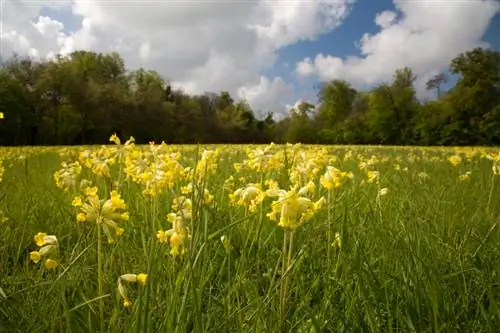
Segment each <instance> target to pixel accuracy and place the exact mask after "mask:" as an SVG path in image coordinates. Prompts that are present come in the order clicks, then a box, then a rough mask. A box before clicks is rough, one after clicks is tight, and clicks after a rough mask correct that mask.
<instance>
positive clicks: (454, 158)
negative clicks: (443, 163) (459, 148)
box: [448, 154, 462, 166]
mask: <svg viewBox="0 0 500 333" xmlns="http://www.w3.org/2000/svg"><path fill="white" fill-rule="evenodd" d="M448 161H449V162H450V163H451V164H453V166H457V165H459V164H460V163H462V157H460V155H458V154H456V155H453V156H450V157H448Z"/></svg>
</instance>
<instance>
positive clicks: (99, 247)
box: [97, 218, 104, 333]
mask: <svg viewBox="0 0 500 333" xmlns="http://www.w3.org/2000/svg"><path fill="white" fill-rule="evenodd" d="M101 238H102V237H101V221H100V218H98V219H97V290H98V295H97V296H98V297H100V298H99V322H100V327H101V330H100V332H101V333H104V298H103V297H102V296H103V294H104V293H103V283H102V254H101V251H102V240H101Z"/></svg>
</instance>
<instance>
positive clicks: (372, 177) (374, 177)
mask: <svg viewBox="0 0 500 333" xmlns="http://www.w3.org/2000/svg"><path fill="white" fill-rule="evenodd" d="M366 175H367V177H368V180H367V182H368V183H373V182H375V183H378V180H379V178H380V173H379V172H378V171H372V170H369V171H367V172H366Z"/></svg>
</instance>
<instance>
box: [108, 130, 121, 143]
mask: <svg viewBox="0 0 500 333" xmlns="http://www.w3.org/2000/svg"><path fill="white" fill-rule="evenodd" d="M109 142H114V143H115V144H117V145H119V144H121V141H120V138H119V137H118V136H117V135H116V133H113V135H111V136H110V137H109Z"/></svg>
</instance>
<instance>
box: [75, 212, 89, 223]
mask: <svg viewBox="0 0 500 333" xmlns="http://www.w3.org/2000/svg"><path fill="white" fill-rule="evenodd" d="M76 220H77V221H78V222H85V221H86V220H87V215H85V213H82V212H80V213H78V214H76Z"/></svg>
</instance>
